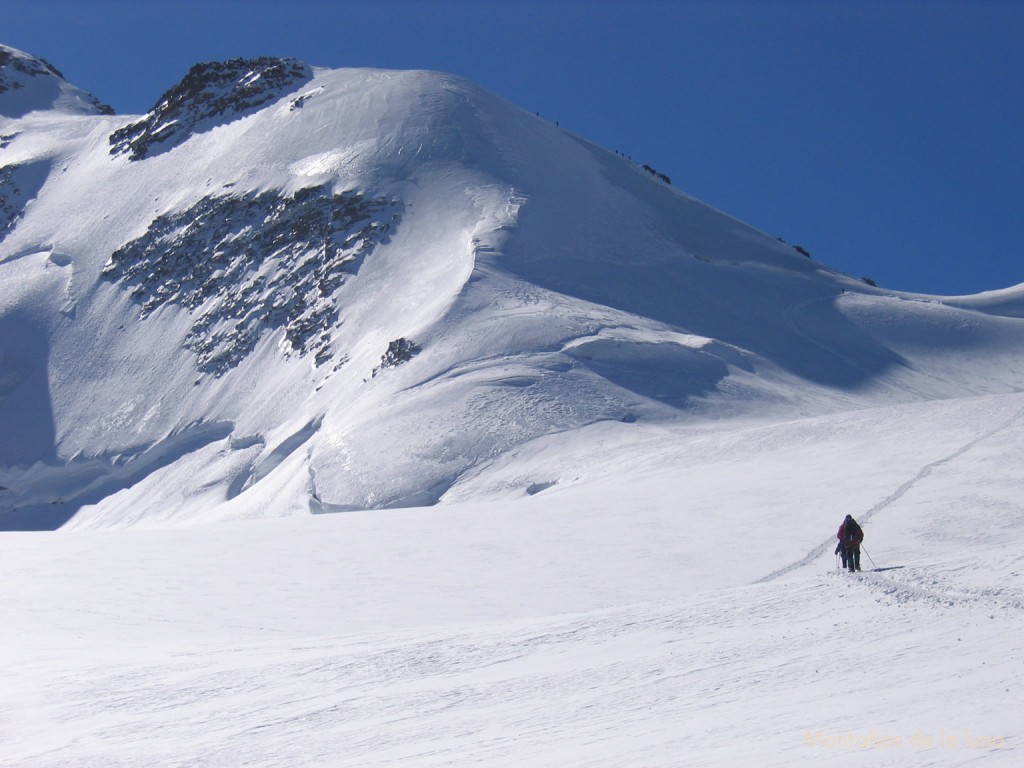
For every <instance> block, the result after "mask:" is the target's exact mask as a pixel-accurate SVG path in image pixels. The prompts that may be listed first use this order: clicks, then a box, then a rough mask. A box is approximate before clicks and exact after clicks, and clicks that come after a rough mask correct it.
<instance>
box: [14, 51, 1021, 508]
mask: <svg viewBox="0 0 1024 768" xmlns="http://www.w3.org/2000/svg"><path fill="white" fill-rule="evenodd" d="M9 69H10V66H7V67H5V69H4V71H5V72H7V71H8V70H9ZM47 87H49V86H47ZM6 114H8V118H7V119H5V120H4V121H3V122H4V130H3V132H4V134H5V144H4V147H3V149H2V160H0V164H2V168H3V171H0V172H2V173H5V174H7V176H6V177H5V178H11V179H19V178H22V177H25V178H28V177H30V176H31V177H32V178H33V179H34V180H35V183H34V184H32V185H22V184H20V183H18V184H15V183H14V182H13V181H12V182H10V183H8V184H7V186H6V187H5V188H6V189H13V188H14V187H17V189H18V190H22V192H21V194H20V195H16V194H13V193H11V194H8V195H7V199H9V200H10V201H11V202H10V206H11V208H12V212H11V213H10V214H9V215H8V218H9V222H10V223H9V228H8V230H7V231H6V232H5V233H4V236H3V239H2V241H0V279H2V281H3V282H2V286H3V291H2V294H0V302H2V303H0V327H2V328H3V329H4V335H3V344H4V349H3V352H2V354H3V357H2V362H0V366H2V369H3V375H2V381H3V382H4V384H3V386H2V387H0V413H2V415H3V417H4V418H5V419H7V420H10V422H11V423H13V424H15V425H16V428H15V429H12V430H9V431H5V434H4V435H3V437H2V438H0V461H2V465H3V466H2V467H0V485H4V486H6V487H7V488H9V489H11V490H10V491H8V492H7V493H8V499H7V500H5V501H4V503H3V509H4V514H3V517H4V518H5V519H6V521H7V523H6V527H9V528H25V527H28V528H33V527H37V528H38V527H41V528H47V527H55V526H57V525H59V524H61V523H63V522H65V521H67V520H68V519H71V518H73V520H72V523H73V524H74V525H76V526H90V527H91V526H101V527H103V526H111V525H114V526H119V525H125V524H135V523H145V522H153V523H163V522H169V521H192V522H197V521H201V520H207V521H209V520H217V519H228V518H244V517H266V516H279V515H289V514H296V513H303V514H305V513H308V512H309V511H313V512H318V511H325V510H326V511H330V510H343V509H357V508H368V507H387V506H403V505H410V504H413V505H416V504H430V503H434V502H436V501H438V500H442V501H443V500H445V498H446V494H447V493H448V492H449V491H450V490H451V489H452V488H453V487H454V486H456V485H458V486H459V498H462V499H466V498H470V497H472V495H473V494H472V488H471V483H470V482H469V478H470V477H472V476H478V475H483V474H486V473H487V471H488V466H489V465H490V464H491V463H492V462H494V461H499V460H501V457H503V456H506V455H507V454H508V453H509V451H512V450H514V449H516V448H517V447H521V446H525V445H528V444H531V443H532V442H533V441H536V440H543V439H544V438H545V437H546V436H550V435H553V434H557V433H561V432H564V431H567V430H576V429H579V428H581V427H585V426H587V425H590V424H594V423H599V422H614V423H619V424H622V425H623V426H622V428H621V430H622V432H623V436H622V438H621V439H623V440H625V441H627V442H628V441H629V440H631V439H632V438H631V437H630V436H631V435H633V434H636V435H637V436H638V439H639V440H641V442H642V441H643V440H645V439H646V438H645V437H644V433H645V427H648V426H659V427H660V426H661V425H665V424H672V423H676V422H680V421H684V422H689V423H694V422H696V423H703V422H704V421H705V420H707V419H709V418H710V419H719V418H730V419H740V418H742V419H754V420H761V419H769V420H778V419H788V418H795V417H798V416H802V415H820V414H827V413H831V412H836V411H844V410H848V409H851V408H854V409H855V408H864V407H875V406H877V405H880V404H888V403H893V402H914V401H919V400H931V399H943V398H950V397H959V396H964V395H979V394H995V393H1001V392H1010V391H1014V390H1015V389H1016V386H1017V382H1019V380H1020V373H1021V366H1020V356H1019V354H1018V350H1019V349H1020V344H1021V340H1022V334H1024V330H1022V327H1021V323H1020V322H1019V320H1017V319H1016V318H1015V317H1013V316H1012V313H1007V312H1003V311H1002V310H1000V307H1001V306H1002V305H1001V304H1000V305H992V304H986V303H984V302H983V303H980V304H978V303H977V302H975V303H973V304H972V303H971V302H970V301H958V302H945V301H943V300H941V299H936V298H934V297H919V296H902V295H896V294H892V293H890V292H886V291H883V290H878V289H873V288H870V287H868V286H866V285H864V284H863V283H859V282H856V281H853V280H850V279H849V278H846V277H844V276H843V275H840V274H837V273H835V272H833V271H832V270H829V269H828V268H827V267H825V266H824V265H822V264H819V263H817V262H815V261H813V260H811V259H809V258H806V257H805V256H803V255H801V254H800V253H798V252H797V251H796V250H794V249H793V248H791V247H789V246H787V245H785V244H783V243H781V242H779V241H778V240H776V239H774V238H771V237H768V236H766V235H764V234H762V233H759V232H756V231H754V230H752V229H750V228H749V227H747V226H745V225H743V224H742V223H740V222H738V221H735V220H734V219H731V218H729V217H728V216H726V215H724V214H722V213H719V212H717V211H714V210H712V209H710V208H708V207H706V206H704V205H702V204H701V203H699V202H698V201H695V200H693V199H691V198H689V197H687V196H686V195H684V194H681V193H680V192H678V191H676V190H674V189H672V188H670V187H668V186H667V185H665V184H664V183H663V182H662V181H661V180H659V179H658V178H656V177H655V176H652V175H651V174H649V173H647V172H646V171H645V170H643V169H641V168H640V167H638V166H636V165H634V164H632V163H630V162H628V161H626V160H625V159H623V158H620V157H618V156H616V155H614V154H612V153H609V152H606V151H605V150H602V149H600V148H598V147H595V146H593V145H591V144H589V143H587V142H586V141H584V140H582V139H580V138H578V137H575V136H573V135H571V134H569V133H566V132H565V131H563V130H561V129H560V128H558V127H556V126H553V125H551V124H549V123H546V122H544V121H543V120H541V119H539V118H537V117H536V116H534V115H531V114H528V113H526V112H524V111H522V110H520V109H518V108H516V107H514V106H512V105H509V104H507V103H506V102H503V101H501V100H500V99H497V98H495V97H494V96H492V95H490V94H487V93H485V92H482V91H481V90H480V89H478V88H476V87H474V86H473V85H471V84H469V83H466V82H465V81H462V80H459V79H457V78H454V77H451V76H447V75H441V74H436V73H429V72H385V71H370V70H335V71H330V70H318V69H311V68H309V67H306V66H305V65H302V64H299V63H297V62H293V61H290V60H274V59H260V60H233V61H231V62H226V63H223V64H209V65H197V66H196V67H194V68H193V69H192V70H191V71H190V72H189V73H188V75H187V76H186V78H185V79H184V80H183V81H182V83H181V84H179V85H178V86H175V88H173V89H171V90H169V91H168V92H167V93H166V94H164V96H163V97H161V99H160V100H158V102H157V104H156V105H155V106H154V109H153V110H152V111H151V112H150V113H149V114H147V115H145V116H142V117H113V116H104V115H92V116H88V117H82V116H77V115H76V116H69V115H67V113H66V110H61V109H51V110H44V111H33V112H31V113H28V114H24V115H23V114H21V111H20V110H15V111H14V112H8V113H6ZM182 169H187V172H185V173H183V172H182ZM24 188H28V190H29V191H28V192H24ZM1006 314H1010V315H1011V316H1010V317H1005V316H1003V315H1006ZM401 344H407V345H408V346H407V347H406V349H407V350H409V351H411V352H414V353H415V352H418V354H416V355H415V356H411V355H410V357H411V359H409V360H408V361H407V362H406V361H405V359H404V358H402V359H401V360H398V361H397V362H399V363H400V364H398V365H396V366H394V367H390V366H386V365H382V362H383V360H384V359H385V356H386V355H387V353H388V350H389V349H397V348H398V347H397V346H393V345H401ZM528 485H529V483H528V484H527V486H528ZM258 486H262V488H263V489H264V490H263V491H262V492H256V491H255V489H256V488H257V487H258ZM527 486H524V490H525V488H526V487H527ZM485 496H486V494H485ZM269 499H272V500H273V501H272V502H269V501H268V500H269Z"/></svg>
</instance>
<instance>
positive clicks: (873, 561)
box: [860, 544, 878, 569]
mask: <svg viewBox="0 0 1024 768" xmlns="http://www.w3.org/2000/svg"><path fill="white" fill-rule="evenodd" d="M860 548H861V549H863V550H864V554H865V555H868V551H867V549H865V547H864V545H863V544H861V545H860ZM868 560H870V561H871V564H872V565H874V566H875V568H876V569H877V568H878V566H877V565H875V558H873V557H872V556H871V555H868Z"/></svg>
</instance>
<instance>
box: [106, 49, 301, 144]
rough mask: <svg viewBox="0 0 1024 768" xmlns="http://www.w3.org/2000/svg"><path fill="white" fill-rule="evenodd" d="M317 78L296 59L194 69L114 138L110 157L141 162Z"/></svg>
mask: <svg viewBox="0 0 1024 768" xmlns="http://www.w3.org/2000/svg"><path fill="white" fill-rule="evenodd" d="M312 77H313V72H312V69H311V68H310V67H309V66H308V65H306V64H303V63H302V62H299V61H296V60H295V59H277V58H270V57H261V58H258V59H231V60H229V61H223V62H219V61H214V62H206V63H203V64H196V65H195V66H193V67H192V68H191V69H190V70H189V71H188V73H187V74H186V75H185V77H184V78H183V79H182V81H181V82H180V83H178V84H177V85H175V86H174V87H173V88H171V89H170V90H169V91H167V92H166V93H164V95H163V96H161V97H160V99H159V101H157V103H156V105H155V106H154V107H153V108H152V109H151V110H150V111H149V112H148V113H147V114H146V115H145V117H143V118H142V119H141V120H139V121H138V122H135V123H131V124H130V125H126V126H125V127H123V128H120V129H119V130H117V131H115V132H114V133H113V134H112V135H111V136H110V153H111V154H113V155H119V154H127V155H128V157H129V158H130V159H131V160H143V159H145V158H146V157H150V156H151V155H154V154H159V153H161V152H166V151H167V150H169V149H171V148H173V147H175V146H177V145H179V144H181V143H182V142H183V141H185V140H186V139H188V137H189V136H191V135H192V134H194V133H201V132H203V131H208V130H210V129H211V128H214V127H216V126H218V125H223V124H225V123H229V122H231V121H233V120H236V119H238V118H239V117H243V116H245V115H247V114H250V113H252V112H255V111H257V110H259V109H260V107H262V106H264V105H265V104H267V103H268V102H270V101H272V100H274V99H277V98H280V97H281V96H283V95H285V94H286V93H289V92H291V91H292V90H294V89H295V88H297V87H298V86H299V85H300V84H302V83H304V82H307V81H309V80H310V79H311V78H312Z"/></svg>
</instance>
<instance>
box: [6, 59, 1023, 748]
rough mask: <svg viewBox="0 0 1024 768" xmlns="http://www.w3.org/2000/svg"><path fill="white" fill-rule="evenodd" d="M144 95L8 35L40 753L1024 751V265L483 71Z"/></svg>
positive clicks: (204, 68)
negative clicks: (770, 219)
mask: <svg viewBox="0 0 1024 768" xmlns="http://www.w3.org/2000/svg"><path fill="white" fill-rule="evenodd" d="M108 112H109V110H105V109H103V108H102V107H100V106H98V102H97V101H96V100H95V99H94V98H93V97H91V96H89V95H87V94H84V93H83V92H82V91H80V90H78V89H75V88H74V87H73V86H70V85H69V84H67V83H66V82H65V81H64V80H63V78H62V77H60V75H59V73H58V72H57V71H56V70H54V69H53V67H51V66H49V65H47V64H45V63H44V62H41V61H39V60H37V59H33V58H32V57H30V56H28V55H26V54H23V53H21V52H19V51H15V50H13V49H9V48H0V427H2V429H0V530H3V531H4V532H3V533H0V584H3V585H4V589H3V592H2V595H0V657H2V658H3V659H4V662H5V663H4V664H3V665H0V691H3V692H4V695H3V696H2V697H0V766H4V768H14V767H17V768H23V767H25V766H32V768H40V766H55V767H56V766H60V768H67V767H68V766H94V765H104V766H147V767H149V766H157V765H160V766H181V765H189V766H212V767H216V768H222V767H223V766H234V765H246V766H267V768H280V767H283V766H289V767H291V766H297V765H302V766H346V767H348V766H387V767H388V768H393V767H394V766H415V767H416V768H419V767H420V766H442V765H446V766H450V765H460V766H463V765H493V766H524V765H526V766H559V767H560V768H562V767H564V766H607V768H622V767H623V766H643V767H644V768H648V767H651V766H665V767H666V768H667V767H668V766H679V765H707V766H722V767H723V768H732V766H736V765H747V764H751V763H756V764H758V765H765V766H780V767H781V766H792V765H804V764H808V765H811V764H813V765H817V764H819V763H822V762H827V763H828V764H829V765H833V766H863V765H865V764H871V765H879V766H905V765H942V766H967V765H971V766H975V765H979V764H980V765H986V766H988V765H996V766H1013V765H1017V764H1019V763H1020V756H1019V754H1018V753H1019V740H1020V738H1021V737H1022V736H1024V733H1022V731H1021V728H1020V706H1019V699H1020V688H1021V685H1022V684H1024V667H1022V664H1021V650H1022V649H1021V647H1020V640H1019V638H1021V637H1024V584H1022V578H1021V574H1022V573H1024V554H1022V553H1024V524H1022V523H1024V504H1022V502H1021V497H1020V487H1021V484H1022V483H1024V463H1022V462H1021V461H1020V456H1021V453H1022V450H1024V391H1022V386H1024V385H1022V382H1024V352H1022V350H1024V286H1014V287H1008V288H1006V289H1004V290H1001V291H993V292H990V293H986V294H981V295H977V296H959V297H939V296H924V295H914V294H907V293H896V292H892V291H888V290H885V289H884V288H878V287H874V286H872V285H868V284H866V283H864V282H862V281H860V280H856V279H853V278H851V277H848V276H846V275H843V274H840V273H838V272H836V271H835V270H833V269H830V268H829V267H828V266H827V265H825V264H823V263H821V262H819V261H816V260H814V259H812V258H810V257H809V256H808V255H806V253H804V252H803V251H802V250H800V249H798V248H794V247H791V246H789V245H787V244H786V243H784V242H782V241H781V240H779V239H777V238H776V237H774V236H772V235H767V234H764V233H761V232H758V231H755V230H754V229H752V228H750V227H748V226H746V225H744V224H743V223H742V222H739V221H736V220H735V219H733V218H731V217H729V216H728V215H726V214H724V213H721V212H719V211H715V210H713V209H711V208H709V207H707V206H705V205H703V204H702V203H700V202H699V201H697V200H694V199H693V198H691V197H688V196H687V195H685V194H684V193H682V192H680V191H679V190H677V189H675V188H674V187H671V186H669V184H668V183H667V178H666V177H664V175H663V174H660V173H659V172H658V171H655V170H653V169H650V168H645V167H643V166H639V165H636V164H634V163H632V162H630V161H628V160H626V159H624V158H623V157H621V156H619V155H617V154H616V153H613V152H608V151H606V150H604V149H602V148H600V147H597V146H595V145H593V144H592V143H590V142H588V141H586V140H585V139H583V138H581V137H579V136H575V135H573V134H571V133H568V132H566V131H565V130H563V129H561V128H559V127H558V126H556V125H552V124H550V123H548V122H546V121H544V120H542V119H540V118H539V117H537V116H535V115H532V114H529V113H527V112H524V111H523V110H521V109H519V108H517V107H515V106H513V105H510V104H508V103H506V102H504V101H502V100H501V99H499V98H497V97H495V96H493V95H491V94H488V93H486V92H484V91H482V90H480V89H479V88H477V87H475V86H473V85H472V84H470V83H467V82H465V81H464V80H461V79H459V78H456V77H452V76H449V75H442V74H437V73H432V72H391V71H375V70H324V69H317V68H315V67H310V66H307V65H305V64H303V63H300V62H297V61H294V60H289V59H256V60H232V61H228V62H223V63H213V64H200V65H197V66H196V67H194V68H192V69H191V70H190V71H189V72H188V73H187V74H186V76H185V78H184V79H183V80H182V82H181V83H180V84H179V85H177V86H175V87H173V88H171V89H170V90H169V91H168V92H167V93H165V94H164V95H163V96H162V97H160V99H159V100H158V101H157V102H156V105H155V106H154V108H153V109H152V110H150V111H149V112H148V113H147V114H146V115H141V116H139V115H136V116H117V115H112V114H109V113H108ZM677 181H678V179H677ZM681 183H682V185H683V186H685V180H682V182H681ZM766 193H767V192H766ZM403 506H404V507H410V508H407V509H397V508H396V507H403ZM383 507H392V508H393V509H388V510H387V511H384V510H382V509H381V508H383ZM340 511H346V514H313V515H311V514H310V513H321V512H340ZM846 514H852V515H854V516H855V517H856V518H857V519H858V520H859V521H860V523H861V524H862V526H863V528H864V530H865V533H866V539H865V551H864V559H863V564H864V571H863V572H862V573H859V574H847V573H839V572H837V570H836V564H837V558H836V556H835V554H834V545H835V542H836V539H835V530H836V527H837V526H838V524H839V522H840V521H841V520H842V519H843V517H844V515H846ZM256 518H278V519H262V520H261V519H256ZM228 521H230V522H228ZM186 524H187V525H186ZM58 527H60V528H61V530H60V531H59V532H56V533H55V532H53V531H51V530H43V531H38V530H37V531H34V532H17V533H16V532H14V531H16V530H19V529H54V528H58ZM113 529H127V530H113ZM876 560H877V562H876Z"/></svg>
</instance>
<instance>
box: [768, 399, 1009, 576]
mask: <svg viewBox="0 0 1024 768" xmlns="http://www.w3.org/2000/svg"><path fill="white" fill-rule="evenodd" d="M1021 417H1024V409H1021V410H1019V411H1017V413H1015V414H1014V415H1013V416H1011V417H1010V418H1009V419H1007V420H1006V421H1005V422H1004V423H1002V424H1000V425H998V426H996V427H994V428H993V429H990V430H988V431H987V432H985V433H984V434H982V435H979V436H978V437H975V438H974V439H972V440H969V441H968V442H966V443H964V444H963V445H961V446H960V447H959V448H957V449H956V450H955V451H953V452H952V453H950V454H949V455H948V456H944V457H942V458H941V459H937V460H935V461H933V462H930V463H929V464H926V465H925V466H923V467H921V469H920V470H919V471H918V472H917V474H915V475H914V476H913V477H912V478H910V479H909V480H907V481H906V482H905V483H903V484H902V485H900V486H899V487H898V488H897V489H896V490H895V491H893V492H892V493H891V494H889V495H888V496H886V497H885V498H884V499H882V500H881V501H880V502H878V503H877V504H875V505H874V506H873V507H871V508H870V509H869V510H867V511H866V512H863V513H861V514H860V515H854V519H855V520H857V522H859V523H861V524H864V523H867V522H869V521H870V520H871V518H873V517H874V516H875V515H876V514H877V513H879V512H881V511H882V510H884V509H886V508H888V507H890V506H891V505H892V504H894V503H896V502H897V501H899V500H900V499H901V498H903V497H904V496H905V495H906V494H907V492H908V491H910V490H911V489H912V488H913V487H914V486H916V485H917V484H918V483H920V482H921V481H922V480H924V479H925V478H926V477H928V475H930V474H931V473H932V472H933V471H934V470H935V469H937V468H938V467H941V466H943V465H944V464H949V463H950V462H952V461H955V460H956V459H958V458H960V457H961V456H963V455H964V454H965V453H967V452H968V451H969V450H971V449H972V448H974V447H975V446H976V445H978V444H979V443H983V442H984V441H986V440H989V439H991V438H992V437H994V436H996V435H998V434H999V433H1000V432H1003V431H1005V430H1007V429H1009V428H1010V427H1011V426H1013V425H1014V424H1015V423H1017V422H1018V421H1020V419H1021ZM835 546H836V542H835V540H834V538H832V539H827V540H826V541H824V542H822V543H821V544H819V545H818V546H817V547H815V548H814V549H812V550H811V551H810V552H808V553H807V554H806V555H805V556H804V557H802V558H800V559H799V560H797V561H796V562H794V563H791V564H789V565H787V566H785V567H784V568H780V569H778V570H777V571H772V572H771V573H769V574H768V575H767V576H763V577H762V578H760V579H757V580H756V581H755V582H754V583H755V584H764V583H766V582H770V581H775V580H776V579H779V578H781V577H783V576H785V575H787V574H789V573H792V572H793V571H795V570H798V569H800V568H804V567H806V566H808V565H811V564H812V563H814V562H815V561H816V560H818V559H820V558H821V557H822V556H823V555H824V554H825V553H826V552H828V551H829V550H830V549H834V548H835ZM861 550H862V553H864V552H866V550H865V549H864V547H863V546H862V547H861ZM866 559H867V556H866V557H865V560H866Z"/></svg>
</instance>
